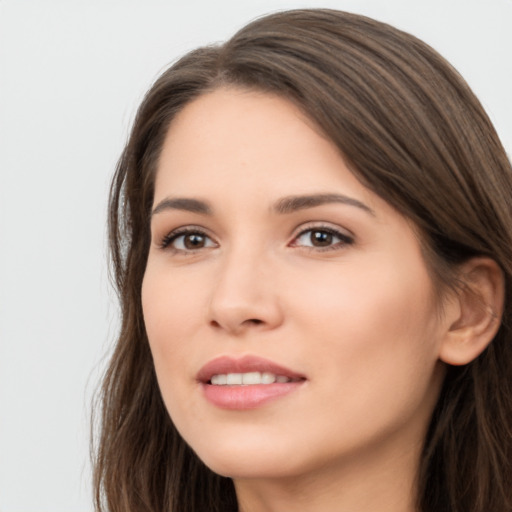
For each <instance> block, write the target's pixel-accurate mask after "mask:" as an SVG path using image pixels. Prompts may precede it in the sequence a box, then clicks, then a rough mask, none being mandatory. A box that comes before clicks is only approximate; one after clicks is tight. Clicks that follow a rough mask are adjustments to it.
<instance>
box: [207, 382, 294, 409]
mask: <svg viewBox="0 0 512 512" xmlns="http://www.w3.org/2000/svg"><path fill="white" fill-rule="evenodd" d="M303 382H304V381H298V382H282V383H281V382H279V383H278V382H276V383H274V384H253V385H245V386H213V385H212V384H203V390H204V394H205V396H206V399H207V400H208V401H209V402H211V403H212V404H213V405H216V406H217V407H220V408H222V409H232V410H247V409H256V408H257V407H260V406H262V405H264V404H266V403H268V402H271V401H273V400H276V399H278V398H281V397H284V396H286V395H288V394H289V393H292V392H293V391H295V390H297V389H298V388H299V387H300V385H301V384H302V383H303Z"/></svg>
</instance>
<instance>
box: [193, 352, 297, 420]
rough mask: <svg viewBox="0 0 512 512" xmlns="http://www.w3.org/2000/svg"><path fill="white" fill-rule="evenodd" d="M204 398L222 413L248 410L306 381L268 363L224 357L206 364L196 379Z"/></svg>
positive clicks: (280, 395) (249, 357) (286, 393)
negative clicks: (223, 411) (229, 410)
mask: <svg viewBox="0 0 512 512" xmlns="http://www.w3.org/2000/svg"><path fill="white" fill-rule="evenodd" d="M197 381H198V382H199V383H200V384H201V387H202V389H203V393H204V396H205V398H206V399H207V400H208V401H209V402H210V403H212V404H213V405H215V406H217V407H220V408H222V409H231V410H247V409H255V408H258V407H260V406H263V405H264V404H266V403H267V402H270V401H273V400H275V399H278V398H281V397H284V396H286V395H288V394H289V393H291V392H292V391H294V390H297V389H299V388H300V387H301V385H302V384H303V383H304V382H305V381H306V377H305V376H304V375H301V374H299V373H297V372H295V371H293V370H290V369H288V368H285V367H284V366H281V365H278V364H276V363H274V362H272V361H269V360H268V359H263V358H260V357H256V356H245V357H242V358H240V359H234V358H231V357H227V356H223V357H219V358H216V359H214V360H212V361H210V362H209V363H207V364H206V365H205V366H203V368H201V370H200V371H199V373H198V375H197Z"/></svg>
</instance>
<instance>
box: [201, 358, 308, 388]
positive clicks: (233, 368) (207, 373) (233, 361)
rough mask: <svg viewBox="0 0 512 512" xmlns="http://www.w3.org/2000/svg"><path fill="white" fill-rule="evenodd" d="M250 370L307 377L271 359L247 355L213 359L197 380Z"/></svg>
mask: <svg viewBox="0 0 512 512" xmlns="http://www.w3.org/2000/svg"><path fill="white" fill-rule="evenodd" d="M248 372H269V373H273V374H275V375H284V376H285V377H288V378H290V379H304V378H305V377H304V375H302V374H300V373H297V372H295V371H293V370H290V369H289V368H286V367H284V366H281V365H279V364H277V363H274V362H273V361H270V360H269V359H265V358H262V357H258V356H251V355H247V356H243V357H240V358H234V357H230V356H221V357H217V358H215V359H212V360H211V361H209V362H208V363H206V364H205V365H204V366H203V367H202V368H201V369H200V370H199V372H198V374H197V380H198V381H199V382H205V383H206V382H209V381H210V379H211V378H212V377H213V376H214V375H220V374H227V373H248Z"/></svg>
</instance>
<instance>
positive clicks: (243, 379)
mask: <svg viewBox="0 0 512 512" xmlns="http://www.w3.org/2000/svg"><path fill="white" fill-rule="evenodd" d="M291 380H292V379H290V378H288V377H285V376H284V375H275V374H274V373H270V372H247V373H227V374H226V373H220V374H218V375H214V376H213V377H212V378H211V380H210V382H211V384H213V385H215V386H226V385H228V386H237V385H238V386H239V385H242V384H245V385H251V384H273V383H274V382H280V383H284V382H291Z"/></svg>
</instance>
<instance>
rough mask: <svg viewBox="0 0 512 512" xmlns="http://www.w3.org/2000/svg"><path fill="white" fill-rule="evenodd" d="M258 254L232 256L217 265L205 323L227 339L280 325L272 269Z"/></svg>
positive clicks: (235, 254) (273, 271)
mask: <svg viewBox="0 0 512 512" xmlns="http://www.w3.org/2000/svg"><path fill="white" fill-rule="evenodd" d="M268 260H269V259H268V258H265V257H263V256H262V255H261V254H259V255H258V254H254V253H251V252H250V251H247V250H245V251H237V252H235V251H234V252H233V253H232V254H231V255H230V256H229V257H227V258H226V259H225V260H223V261H222V262H221V263H220V266H221V268H220V270H219V273H218V276H217V279H216V281H215V287H214V289H213V290H212V296H211V302H210V307H209V317H210V318H209V322H210V325H211V326H212V327H213V328H215V329H219V330H220V329H221V330H224V331H226V332H227V333H229V334H231V335H243V334H244V333H245V332H247V331H248V330H254V329H258V330H269V329H273V328H276V327H278V326H279V325H280V324H281V323H282V321H283V313H282V309H281V308H282V304H281V301H280V300H279V289H278V288H277V287H276V286H275V277H276V276H275V272H276V270H277V269H276V268H275V266H273V265H272V264H271V262H270V261H268Z"/></svg>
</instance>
